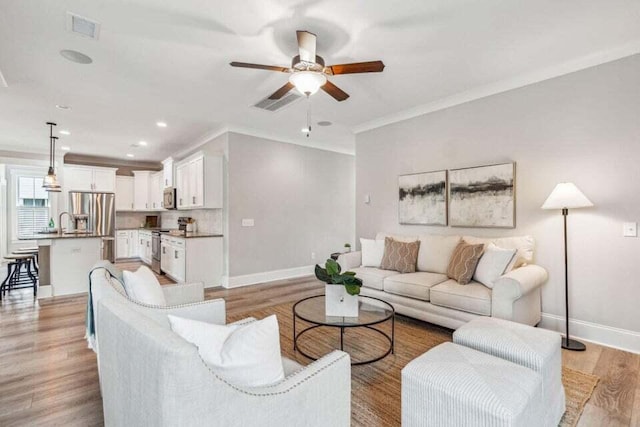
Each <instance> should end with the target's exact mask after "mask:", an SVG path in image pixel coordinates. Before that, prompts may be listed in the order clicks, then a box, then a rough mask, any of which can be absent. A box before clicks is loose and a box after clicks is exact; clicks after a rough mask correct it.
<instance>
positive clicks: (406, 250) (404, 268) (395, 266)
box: [380, 237, 420, 273]
mask: <svg viewBox="0 0 640 427" xmlns="http://www.w3.org/2000/svg"><path fill="white" fill-rule="evenodd" d="M419 249H420V241H417V240H416V241H415V242H399V241H397V240H394V239H393V238H391V237H386V238H385V239H384V256H383V257H382V262H381V263H380V268H382V269H385V270H395V271H398V272H400V273H413V272H415V271H416V263H417V262H418V250H419Z"/></svg>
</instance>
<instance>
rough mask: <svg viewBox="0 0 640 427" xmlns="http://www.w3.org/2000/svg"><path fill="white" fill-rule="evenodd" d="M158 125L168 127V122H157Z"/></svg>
mask: <svg viewBox="0 0 640 427" xmlns="http://www.w3.org/2000/svg"><path fill="white" fill-rule="evenodd" d="M156 125H157V126H158V127H159V128H166V127H167V124H166V123H165V122H156Z"/></svg>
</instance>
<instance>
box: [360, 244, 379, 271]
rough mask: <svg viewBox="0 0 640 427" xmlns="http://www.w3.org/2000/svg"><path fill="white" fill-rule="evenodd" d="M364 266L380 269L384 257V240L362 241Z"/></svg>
mask: <svg viewBox="0 0 640 427" xmlns="http://www.w3.org/2000/svg"><path fill="white" fill-rule="evenodd" d="M360 247H361V248H362V266H363V267H377V268H380V263H381V262H382V256H383V255H384V240H372V239H360Z"/></svg>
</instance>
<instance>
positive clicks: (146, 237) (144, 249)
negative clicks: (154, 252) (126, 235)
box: [138, 230, 152, 264]
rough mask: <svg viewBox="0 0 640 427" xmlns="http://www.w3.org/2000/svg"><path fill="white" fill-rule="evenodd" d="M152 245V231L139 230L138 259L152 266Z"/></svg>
mask: <svg viewBox="0 0 640 427" xmlns="http://www.w3.org/2000/svg"><path fill="white" fill-rule="evenodd" d="M151 243H152V240H151V231H148V230H138V257H140V259H141V260H142V261H143V262H144V263H146V264H151Z"/></svg>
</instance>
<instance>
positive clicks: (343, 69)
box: [230, 31, 384, 101]
mask: <svg viewBox="0 0 640 427" xmlns="http://www.w3.org/2000/svg"><path fill="white" fill-rule="evenodd" d="M296 35H297V37H298V50H299V53H298V55H296V56H294V57H293V59H292V60H291V67H280V66H276V65H261V64H250V63H246V62H232V63H231V64H230V65H231V66H232V67H241V68H255V69H258V70H269V71H278V72H281V73H290V74H291V75H290V76H289V81H288V82H287V83H286V84H285V85H284V86H282V87H281V88H280V89H278V90H276V91H275V92H273V93H272V94H271V96H269V99H280V98H282V97H283V96H284V95H286V94H287V93H288V92H289V91H290V90H291V89H293V88H296V89H298V90H299V91H300V92H301V93H302V94H304V95H306V96H307V97H309V96H310V95H313V94H314V93H316V92H317V91H318V89H322V90H323V91H325V92H326V93H328V94H329V95H331V96H332V97H333V98H335V100H336V101H344V100H345V99H347V98H349V94H347V93H346V92H345V91H343V90H342V89H340V88H339V87H338V86H336V85H334V84H333V83H331V82H330V81H329V80H328V79H327V76H336V75H339V74H357V73H380V72H382V70H384V64H383V63H382V61H369V62H355V63H351V64H339V65H327V66H325V65H324V59H323V58H322V57H321V56H318V55H316V35H315V34H313V33H310V32H309V31H296Z"/></svg>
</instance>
